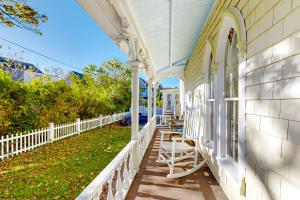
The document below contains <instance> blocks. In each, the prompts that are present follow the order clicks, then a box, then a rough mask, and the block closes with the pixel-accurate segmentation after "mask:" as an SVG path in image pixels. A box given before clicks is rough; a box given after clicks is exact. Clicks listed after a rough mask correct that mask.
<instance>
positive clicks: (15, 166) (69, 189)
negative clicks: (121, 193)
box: [0, 125, 130, 199]
mask: <svg viewBox="0 0 300 200" xmlns="http://www.w3.org/2000/svg"><path fill="white" fill-rule="evenodd" d="M129 141H130V128H126V127H119V126H116V125H112V126H105V127H103V128H98V129H94V130H90V131H87V132H86V133H82V134H80V135H77V136H75V137H70V138H67V139H64V140H61V141H59V142H55V143H52V144H48V145H44V146H41V147H39V148H38V149H35V150H32V151H29V152H26V153H24V154H20V155H18V156H15V157H13V158H8V159H5V160H3V161H1V162H0V180H1V181H0V199H75V198H76V196H77V195H79V194H80V192H81V191H82V190H83V189H84V188H85V187H86V186H87V185H88V184H89V183H90V182H91V181H92V180H93V179H94V178H95V177H96V176H97V175H98V174H99V173H100V172H101V171H102V170H103V169H104V168H105V167H106V166H107V165H108V164H109V163H110V162H111V160H112V159H113V158H115V156H116V155H117V154H118V153H119V152H120V151H121V150H122V149H123V148H124V146H125V145H126V144H127V143H128V142H129Z"/></svg>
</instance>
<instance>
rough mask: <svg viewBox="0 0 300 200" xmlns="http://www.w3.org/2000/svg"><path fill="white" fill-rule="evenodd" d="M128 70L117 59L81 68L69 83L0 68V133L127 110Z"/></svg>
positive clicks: (128, 91)
mask: <svg viewBox="0 0 300 200" xmlns="http://www.w3.org/2000/svg"><path fill="white" fill-rule="evenodd" d="M130 98H131V97H130V71H129V70H128V69H127V68H126V67H125V66H124V65H123V64H122V63H121V62H120V61H118V60H117V59H112V60H109V61H107V62H104V63H103V64H102V66H101V67H97V66H95V65H90V66H87V67H86V68H85V69H84V76H83V78H82V79H80V78H79V77H76V76H73V77H71V83H70V84H67V83H66V82H65V81H64V80H58V81H54V80H52V79H51V78H50V77H47V76H46V77H43V78H42V79H41V78H35V79H33V80H31V81H30V82H28V83H26V82H21V81H15V80H12V78H11V75H10V74H9V73H8V72H6V71H3V70H0V135H6V134H8V133H15V132H23V131H27V130H32V129H35V128H41V127H47V126H48V124H49V122H54V123H56V124H61V123H66V122H71V121H75V119H76V118H77V117H80V118H81V119H87V118H92V117H98V116H100V115H107V114H112V113H118V112H122V111H127V110H128V109H129V107H130Z"/></svg>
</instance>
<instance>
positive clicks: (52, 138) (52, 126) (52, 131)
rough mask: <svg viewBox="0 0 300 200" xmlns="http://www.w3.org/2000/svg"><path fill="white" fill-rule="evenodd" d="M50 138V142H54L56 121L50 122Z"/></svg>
mask: <svg viewBox="0 0 300 200" xmlns="http://www.w3.org/2000/svg"><path fill="white" fill-rule="evenodd" d="M49 139H50V142H52V141H53V140H54V123H53V122H51V123H49Z"/></svg>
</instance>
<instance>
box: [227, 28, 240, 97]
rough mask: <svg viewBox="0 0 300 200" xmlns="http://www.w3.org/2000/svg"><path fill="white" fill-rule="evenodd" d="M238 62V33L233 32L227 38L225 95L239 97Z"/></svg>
mask: <svg viewBox="0 0 300 200" xmlns="http://www.w3.org/2000/svg"><path fill="white" fill-rule="evenodd" d="M238 62H239V59H238V48H237V35H236V33H233V35H232V36H230V38H228V40H227V44H226V51H225V74H224V81H225V83H224V84H225V97H238V66H239V63H238Z"/></svg>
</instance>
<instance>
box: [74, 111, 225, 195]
mask: <svg viewBox="0 0 300 200" xmlns="http://www.w3.org/2000/svg"><path fill="white" fill-rule="evenodd" d="M169 117H170V115H166V116H153V117H152V118H151V120H150V121H149V122H148V123H147V124H146V125H145V126H144V127H143V128H142V129H141V130H140V131H139V132H138V136H137V139H136V140H131V141H130V142H129V143H128V144H127V146H126V147H125V148H124V149H123V150H122V151H121V152H120V153H119V154H118V155H117V156H116V157H115V158H114V160H112V161H111V163H110V164H109V165H108V166H106V168H105V169H104V170H103V171H102V172H101V173H100V174H99V175H98V176H97V177H96V178H95V179H94V180H93V181H92V182H91V183H90V184H89V185H88V186H87V187H86V188H85V190H84V191H83V192H82V193H81V194H80V195H79V196H78V197H77V199H78V200H83V199H84V200H86V199H109V200H112V199H149V198H150V199H166V200H172V199H186V198H187V196H188V199H191V200H192V199H205V200H216V199H217V200H223V199H227V197H226V195H225V193H224V192H223V190H222V188H221V187H220V185H219V183H218V181H217V180H216V179H215V177H214V175H213V173H212V172H211V171H210V169H209V167H208V166H207V165H205V166H203V167H201V168H200V169H199V170H198V171H196V172H194V173H192V174H190V175H187V176H184V177H182V178H175V179H170V178H167V174H168V173H169V167H168V165H166V164H160V163H158V162H156V160H157V158H158V151H159V145H160V138H161V134H160V131H161V130H166V128H167V129H168V127H167V126H166V124H167V123H168V118H169ZM198 160H199V161H202V160H203V158H202V157H201V156H199V157H198ZM192 165H193V163H191V162H190V160H188V159H187V160H184V161H182V162H180V163H177V165H176V167H175V171H177V172H180V171H185V170H186V169H188V168H191V167H192Z"/></svg>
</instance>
